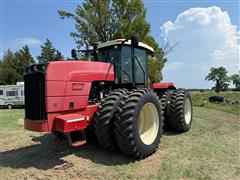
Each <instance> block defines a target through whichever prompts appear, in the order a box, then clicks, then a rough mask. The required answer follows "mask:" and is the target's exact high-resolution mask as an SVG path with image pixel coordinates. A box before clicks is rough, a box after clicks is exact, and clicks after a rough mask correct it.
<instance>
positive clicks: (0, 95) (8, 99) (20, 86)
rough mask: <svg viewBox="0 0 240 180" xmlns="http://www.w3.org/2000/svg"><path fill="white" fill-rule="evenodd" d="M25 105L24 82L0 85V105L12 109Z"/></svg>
mask: <svg viewBox="0 0 240 180" xmlns="http://www.w3.org/2000/svg"><path fill="white" fill-rule="evenodd" d="M19 106H24V83H23V82H18V83H17V84H16V85H4V86H0V107H6V108H8V109H12V108H14V107H19Z"/></svg>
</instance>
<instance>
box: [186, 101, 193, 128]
mask: <svg viewBox="0 0 240 180" xmlns="http://www.w3.org/2000/svg"><path fill="white" fill-rule="evenodd" d="M191 118H192V104H191V101H190V99H189V98H187V99H186V100H185V104H184V119H185V122H186V123H187V124H189V123H190V121H191Z"/></svg>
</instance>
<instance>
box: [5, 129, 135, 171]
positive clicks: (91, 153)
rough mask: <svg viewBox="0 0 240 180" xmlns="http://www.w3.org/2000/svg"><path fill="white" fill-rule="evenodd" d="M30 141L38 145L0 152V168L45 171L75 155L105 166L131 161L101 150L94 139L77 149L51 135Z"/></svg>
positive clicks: (60, 164)
mask: <svg viewBox="0 0 240 180" xmlns="http://www.w3.org/2000/svg"><path fill="white" fill-rule="evenodd" d="M32 140H33V141H35V142H39V144H34V145H31V146H27V147H22V148H19V149H13V150H8V151H3V152H0V166H2V167H10V168H15V169H17V168H29V167H34V168H37V169H41V170H47V169H51V168H54V167H56V166H65V165H67V164H69V162H67V161H65V160H64V159H63V158H64V157H66V156H68V155H72V154H74V155H76V156H77V158H79V161H81V158H83V159H89V160H91V161H92V162H94V163H97V164H103V165H106V166H115V165H121V164H128V163H130V162H132V161H133V160H132V159H130V158H126V157H124V156H123V155H122V154H121V153H119V152H106V151H104V150H102V149H101V148H100V147H99V146H98V144H97V142H96V140H94V139H91V140H89V141H88V142H87V144H85V145H83V146H81V147H78V148H71V147H69V146H68V144H67V142H66V141H63V140H61V141H60V140H58V139H56V137H54V136H53V135H51V134H45V135H43V136H39V137H33V138H32Z"/></svg>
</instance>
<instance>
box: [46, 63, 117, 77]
mask: <svg viewBox="0 0 240 180" xmlns="http://www.w3.org/2000/svg"><path fill="white" fill-rule="evenodd" d="M46 80H47V81H75V82H76V81H81V82H83V81H85V82H86V81H87V82H92V81H99V80H107V81H114V66H113V65H112V64H110V63H104V62H91V61H54V62H50V63H49V64H48V66H47V70H46Z"/></svg>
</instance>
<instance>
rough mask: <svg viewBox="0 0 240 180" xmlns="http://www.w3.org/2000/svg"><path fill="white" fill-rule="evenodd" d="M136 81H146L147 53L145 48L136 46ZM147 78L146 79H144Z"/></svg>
mask: <svg viewBox="0 0 240 180" xmlns="http://www.w3.org/2000/svg"><path fill="white" fill-rule="evenodd" d="M134 51H135V68H136V75H135V77H136V83H144V82H146V77H147V74H146V73H147V71H146V69H147V54H146V51H145V50H143V49H139V48H135V49H134ZM144 78H145V80H144Z"/></svg>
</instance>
